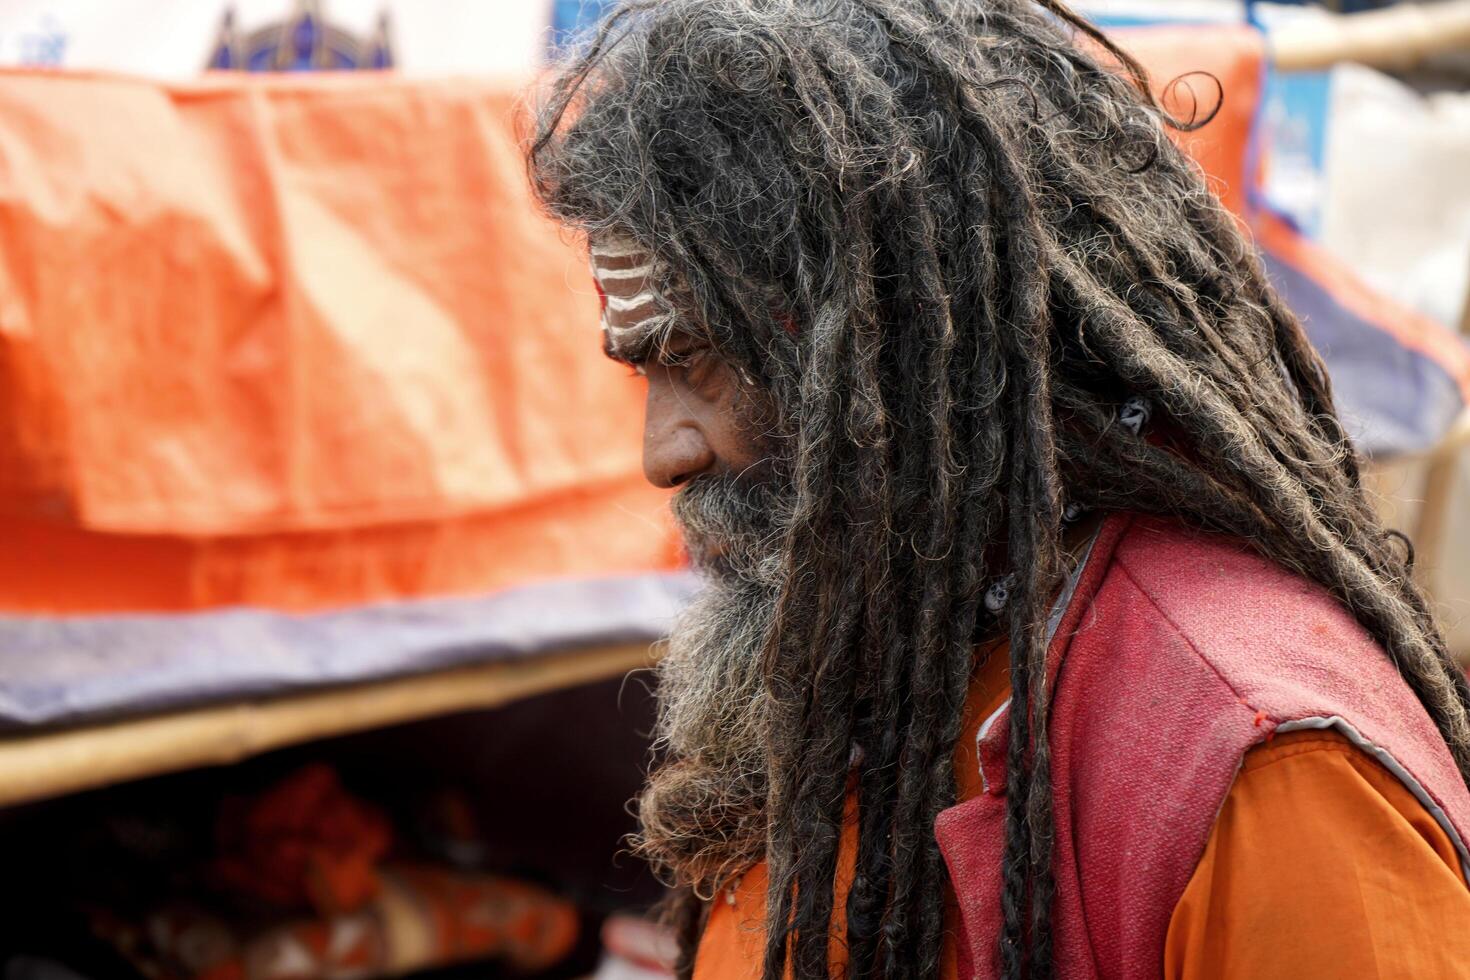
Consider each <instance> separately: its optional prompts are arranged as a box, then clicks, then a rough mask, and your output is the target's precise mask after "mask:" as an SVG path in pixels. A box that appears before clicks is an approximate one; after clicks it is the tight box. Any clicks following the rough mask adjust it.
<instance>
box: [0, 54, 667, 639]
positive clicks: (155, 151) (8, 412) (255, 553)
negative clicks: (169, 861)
mask: <svg viewBox="0 0 1470 980" xmlns="http://www.w3.org/2000/svg"><path fill="white" fill-rule="evenodd" d="M522 87H523V83H522V82H521V81H507V82H493V81H467V80H456V81H453V82H443V81H415V80H408V79H403V78H400V77H397V76H394V75H391V74H388V75H383V74H379V73H361V77H358V76H347V75H344V76H313V77H310V78H299V77H296V76H292V77H288V78H262V77H260V76H253V75H233V74H232V75H225V76H220V77H217V78H210V79H206V80H203V81H200V82H196V83H191V84H187V85H160V84H155V83H152V82H146V81H143V80H139V79H128V78H118V77H107V76H100V75H78V74H72V73H56V72H28V71H3V72H0V540H3V541H5V547H4V548H0V610H6V611H27V612H81V611H96V610H180V609H192V608H201V607H207V606H218V605H225V604H236V603H248V604H254V605H262V606H271V607H276V608H284V609H308V608H319V607H324V606H334V605H348V604H355V603H359V602H364V601H370V600H375V599H385V598H398V597H415V596H426V595H444V594H455V593H461V594H463V593H479V592H485V591H489V590H492V589H496V588H500V587H504V586H507V585H517V584H521V583H524V582H526V581H528V580H532V579H536V578H539V577H546V576H559V575H598V574H613V573H618V572H627V571H645V570H651V569H662V568H669V567H672V566H675V565H677V564H678V562H679V558H678V551H677V547H676V545H675V535H674V532H673V528H672V526H671V524H670V523H669V522H668V521H666V520H665V519H664V516H663V511H664V509H665V506H664V505H665V501H666V499H667V494H666V493H664V492H662V491H659V490H656V489H654V488H652V487H648V486H646V485H644V483H643V481H642V471H641V463H640V452H641V442H640V438H639V431H640V427H641V423H642V413H643V404H642V403H643V392H642V390H641V387H640V386H639V385H638V384H637V383H636V382H635V381H634V380H632V379H630V378H628V377H627V376H626V372H621V371H619V370H618V369H617V368H616V367H614V366H612V365H610V364H608V363H606V361H605V359H604V358H603V356H602V353H601V350H600V338H599V334H598V327H597V322H598V321H597V299H596V295H595V292H594V290H593V288H592V284H591V282H590V277H589V274H588V270H587V262H586V254H585V249H583V248H582V247H580V246H579V245H578V244H577V243H576V242H574V241H572V240H571V239H570V237H569V236H566V235H565V234H564V233H563V232H561V231H560V230H559V229H557V228H556V227H555V226H554V225H553V224H552V223H551V222H550V221H549V220H547V219H545V218H544V217H543V216H541V215H540V214H539V213H538V212H537V209H536V207H535V205H534V204H533V202H532V200H531V193H530V188H529V187H528V184H527V180H526V175H525V164H524V162H523V159H522V150H521V145H520V142H519V138H518V134H517V131H516V123H515V113H516V108H515V107H516V100H517V98H518V95H519V93H520V90H521V88H522Z"/></svg>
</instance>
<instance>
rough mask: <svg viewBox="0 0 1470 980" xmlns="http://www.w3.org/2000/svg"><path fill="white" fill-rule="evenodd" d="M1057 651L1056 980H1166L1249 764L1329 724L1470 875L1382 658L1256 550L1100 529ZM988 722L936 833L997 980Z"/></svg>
mask: <svg viewBox="0 0 1470 980" xmlns="http://www.w3.org/2000/svg"><path fill="white" fill-rule="evenodd" d="M1059 607H1060V612H1059V617H1060V618H1059V620H1058V621H1057V623H1056V630H1055V633H1054V639H1053V640H1052V643H1051V648H1050V651H1049V654H1048V665H1049V670H1050V671H1051V674H1052V677H1053V685H1054V686H1053V691H1054V694H1053V702H1052V720H1051V748H1052V760H1053V762H1052V765H1053V792H1054V798H1055V805H1056V849H1055V867H1056V882H1057V891H1056V906H1055V912H1054V925H1055V930H1056V931H1055V934H1054V942H1055V950H1056V958H1057V975H1058V976H1059V977H1062V978H1064V980H1086V978H1093V977H1096V978H1107V980H1115V978H1119V980H1121V978H1153V977H1158V976H1160V975H1161V974H1162V971H1163V953H1164V937H1165V933H1166V932H1167V930H1168V926H1169V920H1170V917H1171V916H1172V915H1173V912H1174V907H1175V905H1177V904H1178V901H1179V898H1180V896H1181V895H1182V894H1183V892H1184V887H1185V885H1186V884H1187V883H1188V882H1189V879H1190V876H1191V875H1192V874H1193V873H1194V869H1195V867H1196V865H1197V864H1198V863H1199V859H1200V856H1201V855H1202V854H1203V853H1204V849H1205V844H1206V842H1207V841H1208V839H1209V836H1210V831H1211V828H1212V827H1213V825H1214V822H1215V815H1216V814H1217V813H1218V812H1219V810H1220V807H1221V806H1222V805H1223V804H1224V802H1225V797H1226V795H1227V794H1228V793H1229V791H1230V786H1231V783H1232V782H1233V781H1234V779H1235V774H1236V771H1237V769H1238V768H1239V766H1240V763H1241V760H1242V758H1243V757H1244V756H1245V753H1246V752H1247V751H1248V750H1249V749H1250V748H1251V747H1252V746H1254V745H1256V744H1258V743H1260V742H1262V741H1264V740H1266V739H1268V738H1270V737H1271V736H1272V734H1273V733H1276V732H1287V731H1292V730H1295V729H1302V728H1333V729H1336V730H1337V731H1339V732H1341V733H1342V734H1343V735H1345V736H1346V737H1347V738H1349V739H1350V740H1351V741H1353V742H1354V743H1355V744H1357V745H1358V746H1359V747H1360V748H1362V749H1364V750H1365V751H1367V752H1369V753H1370V754H1371V755H1373V756H1374V757H1375V758H1376V759H1377V760H1378V761H1379V762H1380V763H1382V764H1383V765H1384V766H1386V767H1387V768H1388V769H1389V771H1390V772H1392V773H1394V774H1395V775H1396V776H1397V777H1398V778H1399V779H1401V780H1402V781H1403V782H1404V784H1405V785H1406V786H1407V787H1408V788H1409V789H1410V790H1411V791H1412V792H1413V793H1414V795H1415V796H1416V797H1417V798H1418V799H1419V801H1420V802H1421V803H1423V804H1424V806H1425V808H1426V809H1427V810H1428V811H1429V813H1430V814H1431V815H1432V816H1433V817H1434V818H1435V820H1437V821H1438V822H1439V824H1440V825H1441V826H1442V827H1443V828H1444V829H1445V831H1446V832H1447V833H1448V835H1449V837H1450V839H1451V840H1453V841H1454V842H1455V846H1456V848H1457V849H1458V850H1459V852H1460V861H1461V867H1462V869H1465V870H1466V871H1467V872H1470V855H1467V852H1466V849H1465V843H1464V842H1465V841H1466V840H1467V839H1470V793H1467V791H1466V788H1465V785H1464V783H1463V782H1462V781H1461V779H1460V777H1459V774H1458V772H1457V771H1456V769H1455V765H1454V762H1453V760H1452V759H1451V757H1450V753H1449V749H1448V748H1447V747H1446V746H1445V744H1444V742H1443V741H1442V740H1441V739H1440V737H1439V734H1438V733H1437V731H1436V730H1435V728H1434V725H1433V723H1432V722H1430V720H1429V718H1428V716H1427V715H1426V714H1425V713H1424V710H1423V708H1422V707H1420V705H1419V702H1418V701H1417V700H1416V699H1415V698H1414V695H1413V694H1412V693H1411V692H1410V691H1409V689H1408V687H1407V686H1406V685H1405V684H1404V682H1403V681H1402V680H1401V679H1400V678H1399V676H1398V673H1397V671H1395V669H1394V667H1393V665H1392V664H1391V663H1390V662H1389V660H1388V657H1387V656H1386V655H1385V654H1384V652H1383V650H1382V649H1381V648H1380V647H1379V646H1378V645H1377V644H1375V643H1374V642H1373V640H1372V639H1370V638H1369V637H1368V635H1367V634H1366V633H1365V632H1364V631H1363V629H1362V628H1361V627H1360V626H1358V625H1357V623H1356V622H1354V620H1353V619H1352V617H1351V616H1349V615H1348V613H1347V612H1346V611H1345V610H1344V609H1343V608H1342V607H1341V606H1340V605H1339V604H1338V603H1336V602H1335V601H1333V599H1332V598H1331V597H1330V596H1329V595H1328V594H1327V593H1326V592H1325V591H1324V590H1323V589H1322V588H1320V587H1319V586H1317V585H1314V584H1312V583H1310V582H1307V581H1306V580H1304V579H1302V578H1300V577H1298V576H1295V575H1292V574H1291V573H1289V572H1287V571H1285V570H1283V569H1281V568H1280V567H1278V566H1276V565H1275V564H1273V563H1272V562H1270V561H1267V560H1266V559H1264V558H1261V557H1260V556H1258V555H1257V554H1255V553H1254V552H1251V551H1249V550H1247V549H1246V548H1245V547H1244V546H1243V545H1242V544H1241V543H1240V542H1237V541H1233V540H1231V539H1229V538H1224V537H1220V536H1216V535H1210V534H1204V533H1199V532H1194V531H1189V530H1186V529H1185V528H1183V527H1182V526H1180V525H1178V524H1174V523H1171V522H1167V521H1162V520H1158V519H1154V518H1144V517H1133V516H1116V517H1112V518H1109V519H1108V520H1107V521H1106V522H1105V523H1104V525H1103V528H1102V530H1101V531H1100V532H1099V534H1098V536H1097V538H1096V539H1095V541H1094V542H1093V544H1092V547H1091V549H1090V552H1089V554H1088V556H1087V558H1086V561H1085V563H1084V565H1083V567H1082V571H1081V573H1080V575H1079V576H1078V578H1077V581H1076V583H1075V585H1074V587H1073V589H1072V592H1071V595H1070V597H1064V600H1063V601H1062V603H1060V604H1059ZM1006 710H1007V709H1005V708H1002V709H1001V711H1000V712H998V713H997V715H996V716H995V717H992V718H990V719H988V720H987V722H986V723H985V725H983V726H982V727H981V729H980V734H979V740H980V760H981V761H980V767H981V773H982V775H983V777H984V779H985V787H986V789H985V792H984V793H982V794H981V795H980V796H978V797H975V798H973V799H971V800H968V801H966V802H964V803H962V804H960V805H958V806H955V807H952V808H951V809H949V810H946V811H945V812H943V813H941V814H940V815H939V819H938V821H937V824H936V833H937V835H938V838H939V843H940V847H941V848H942V849H943V851H944V856H945V859H946V861H947V862H948V864H949V870H950V876H951V879H952V881H953V884H954V889H955V893H956V896H957V898H958V901H959V908H960V915H961V919H962V922H963V925H964V935H963V937H962V941H961V954H960V970H961V976H965V977H970V976H976V977H994V976H996V975H997V973H998V960H997V955H996V948H997V947H996V943H997V937H998V936H999V934H1000V925H1001V914H1000V871H1001V852H1002V845H1003V839H1004V837H1003V835H1004V826H1005V798H1004V795H1003V794H1004V792H1005V754H1006V753H1005V749H1006V741H1007V735H1006V731H1007V724H1006V717H1005V711H1006Z"/></svg>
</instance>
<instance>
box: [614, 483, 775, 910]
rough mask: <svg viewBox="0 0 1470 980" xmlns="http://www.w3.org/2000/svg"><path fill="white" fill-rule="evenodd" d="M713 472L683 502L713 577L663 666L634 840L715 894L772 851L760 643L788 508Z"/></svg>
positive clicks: (659, 865) (689, 533) (661, 864)
mask: <svg viewBox="0 0 1470 980" xmlns="http://www.w3.org/2000/svg"><path fill="white" fill-rule="evenodd" d="M706 480H707V482H703V483H698V482H697V483H696V484H691V485H690V486H689V487H687V488H685V490H683V491H681V492H680V494H679V495H678V496H677V497H676V498H675V502H674V514H675V517H676V519H678V521H679V523H680V526H681V528H682V530H683V531H684V534H685V539H686V543H687V544H688V547H689V551H690V555H691V558H692V559H693V560H694V562H695V564H696V567H698V568H701V570H702V571H703V572H704V574H705V577H706V580H707V585H706V587H705V588H704V590H703V591H702V592H701V593H700V594H699V595H698V596H696V597H695V599H694V600H693V602H692V603H691V604H690V605H689V606H688V607H687V608H686V609H685V611H684V613H683V615H682V616H681V617H680V618H679V620H678V622H677V624H676V625H675V627H674V629H673V631H672V633H671V634H670V636H669V639H668V641H667V644H666V646H665V650H664V653H663V657H662V659H661V661H660V663H659V666H658V669H657V676H658V722H657V726H656V728H655V740H654V747H655V751H656V753H657V754H658V755H659V756H661V757H662V762H661V763H660V764H659V765H658V766H657V767H656V768H655V769H654V771H653V772H652V773H651V774H650V776H649V780H648V783H647V785H646V786H645V788H644V790H643V793H642V795H641V796H640V798H639V801H638V803H639V818H640V822H641V830H640V834H639V836H638V838H637V839H636V846H637V849H638V850H639V852H640V853H642V854H643V855H644V856H645V857H646V858H647V859H648V860H649V861H650V862H651V863H652V864H653V866H654V867H655V868H656V869H658V870H659V871H660V872H661V873H662V874H663V875H664V876H665V877H666V878H667V879H668V880H669V881H670V883H671V884H676V885H684V886H690V887H693V888H694V889H695V891H696V892H697V893H698V894H701V895H703V896H705V897H709V896H710V895H712V894H713V892H714V891H715V890H717V889H718V888H719V887H720V885H721V884H722V883H723V882H725V881H726V880H728V879H729V878H731V877H732V876H734V875H737V874H739V873H740V872H742V871H744V870H745V869H746V868H748V867H749V866H750V865H751V864H752V863H754V862H755V861H757V860H759V859H760V857H761V856H762V855H763V853H764V850H765V841H766V827H765V819H764V809H765V802H766V787H767V778H766V776H767V772H768V757H767V749H766V746H767V744H768V736H769V734H770V732H771V726H772V722H773V710H772V709H773V699H772V697H771V695H770V693H769V690H768V688H767V685H766V680H765V673H764V670H763V665H762V650H763V648H764V646H765V641H766V635H767V633H768V632H769V630H770V627H771V622H772V619H773V615H774V609H775V602H776V597H777V595H778V588H777V581H778V575H777V571H778V568H779V563H778V560H777V559H778V549H777V541H778V540H779V535H778V533H777V531H776V528H777V527H779V525H780V515H779V511H780V510H781V507H780V502H779V501H778V500H777V499H776V498H775V496H774V495H773V494H771V493H770V492H769V491H767V490H762V489H760V488H752V487H741V486H739V485H738V484H736V483H734V482H733V481H716V480H708V478H706ZM717 553H718V554H717Z"/></svg>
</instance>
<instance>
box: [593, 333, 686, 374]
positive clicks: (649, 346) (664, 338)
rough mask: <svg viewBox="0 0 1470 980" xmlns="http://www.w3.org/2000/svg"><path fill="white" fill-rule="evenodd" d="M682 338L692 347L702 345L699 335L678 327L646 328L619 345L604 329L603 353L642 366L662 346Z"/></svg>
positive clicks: (629, 363)
mask: <svg viewBox="0 0 1470 980" xmlns="http://www.w3.org/2000/svg"><path fill="white" fill-rule="evenodd" d="M680 340H682V341H685V342H687V343H688V344H689V345H691V346H692V347H697V346H699V345H700V340H699V338H698V337H695V336H693V335H692V334H689V333H687V332H685V331H682V330H679V329H678V328H676V327H660V328H657V329H653V330H645V331H643V332H641V333H640V334H639V335H638V336H637V337H636V338H635V339H633V340H624V342H623V343H621V344H618V345H617V346H614V345H613V338H612V335H611V334H609V333H607V332H605V331H604V333H603V341H602V353H603V354H605V355H606V356H607V357H608V358H609V359H610V360H613V361H616V362H617V363H619V364H626V365H628V366H629V367H642V366H643V365H645V364H647V363H648V362H649V361H650V360H652V359H653V358H654V356H655V355H656V354H657V353H658V349H659V347H660V346H667V345H671V344H673V343H675V342H676V341H680ZM674 353H677V354H683V353H686V352H683V351H677V352H674Z"/></svg>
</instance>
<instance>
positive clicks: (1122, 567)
mask: <svg viewBox="0 0 1470 980" xmlns="http://www.w3.org/2000/svg"><path fill="white" fill-rule="evenodd" d="M1116 564H1117V567H1118V571H1120V572H1122V573H1123V577H1124V578H1126V579H1127V580H1128V581H1129V582H1130V583H1132V585H1133V587H1134V588H1135V589H1137V590H1138V593H1139V595H1141V596H1143V597H1144V599H1146V600H1148V604H1149V605H1150V606H1152V607H1153V609H1154V612H1156V613H1158V615H1159V618H1160V619H1162V620H1163V621H1164V622H1165V623H1167V624H1168V625H1169V628H1170V629H1171V630H1173V631H1174V634H1175V635H1176V636H1178V637H1179V638H1180V639H1181V640H1183V641H1184V642H1185V644H1187V645H1188V647H1189V649H1190V650H1192V651H1194V655H1195V656H1196V657H1198V658H1199V661H1200V663H1202V664H1204V665H1205V666H1206V667H1208V668H1209V670H1210V673H1211V674H1213V675H1215V678H1216V679H1217V680H1218V681H1219V682H1220V683H1221V684H1223V685H1225V689H1226V690H1227V691H1229V692H1230V693H1231V695H1233V696H1234V698H1235V700H1236V701H1237V702H1238V703H1239V704H1241V705H1242V706H1244V707H1245V708H1246V709H1247V710H1249V711H1250V712H1251V713H1252V714H1255V715H1257V716H1260V715H1261V710H1260V709H1259V708H1257V707H1256V706H1255V705H1254V704H1251V703H1250V702H1249V701H1247V700H1246V699H1245V698H1244V697H1242V696H1241V694H1240V691H1239V690H1238V689H1237V688H1236V686H1235V685H1234V684H1232V683H1231V682H1230V678H1228V677H1226V676H1225V675H1224V674H1223V673H1221V671H1220V668H1219V667H1217V666H1215V662H1214V661H1213V660H1211V659H1210V658H1209V657H1208V656H1206V655H1205V652H1204V651H1203V650H1201V649H1200V648H1199V645H1198V644H1197V643H1195V642H1194V638H1193V637H1192V636H1190V635H1189V634H1188V633H1187V632H1185V631H1184V629H1183V628H1182V627H1181V626H1180V625H1179V624H1178V623H1176V622H1175V621H1174V619H1173V617H1171V616H1170V615H1169V613H1168V612H1167V611H1166V610H1165V609H1164V607H1163V606H1161V605H1160V604H1159V601H1158V599H1156V598H1155V597H1154V595H1153V593H1152V592H1150V591H1149V590H1148V588H1147V587H1145V586H1144V584H1143V583H1142V582H1140V581H1139V580H1138V578H1137V576H1135V575H1134V574H1133V572H1132V570H1130V569H1129V568H1128V561H1127V559H1125V558H1123V557H1121V556H1119V557H1118V558H1117V559H1116ZM1258 723H1259V721H1258Z"/></svg>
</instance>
